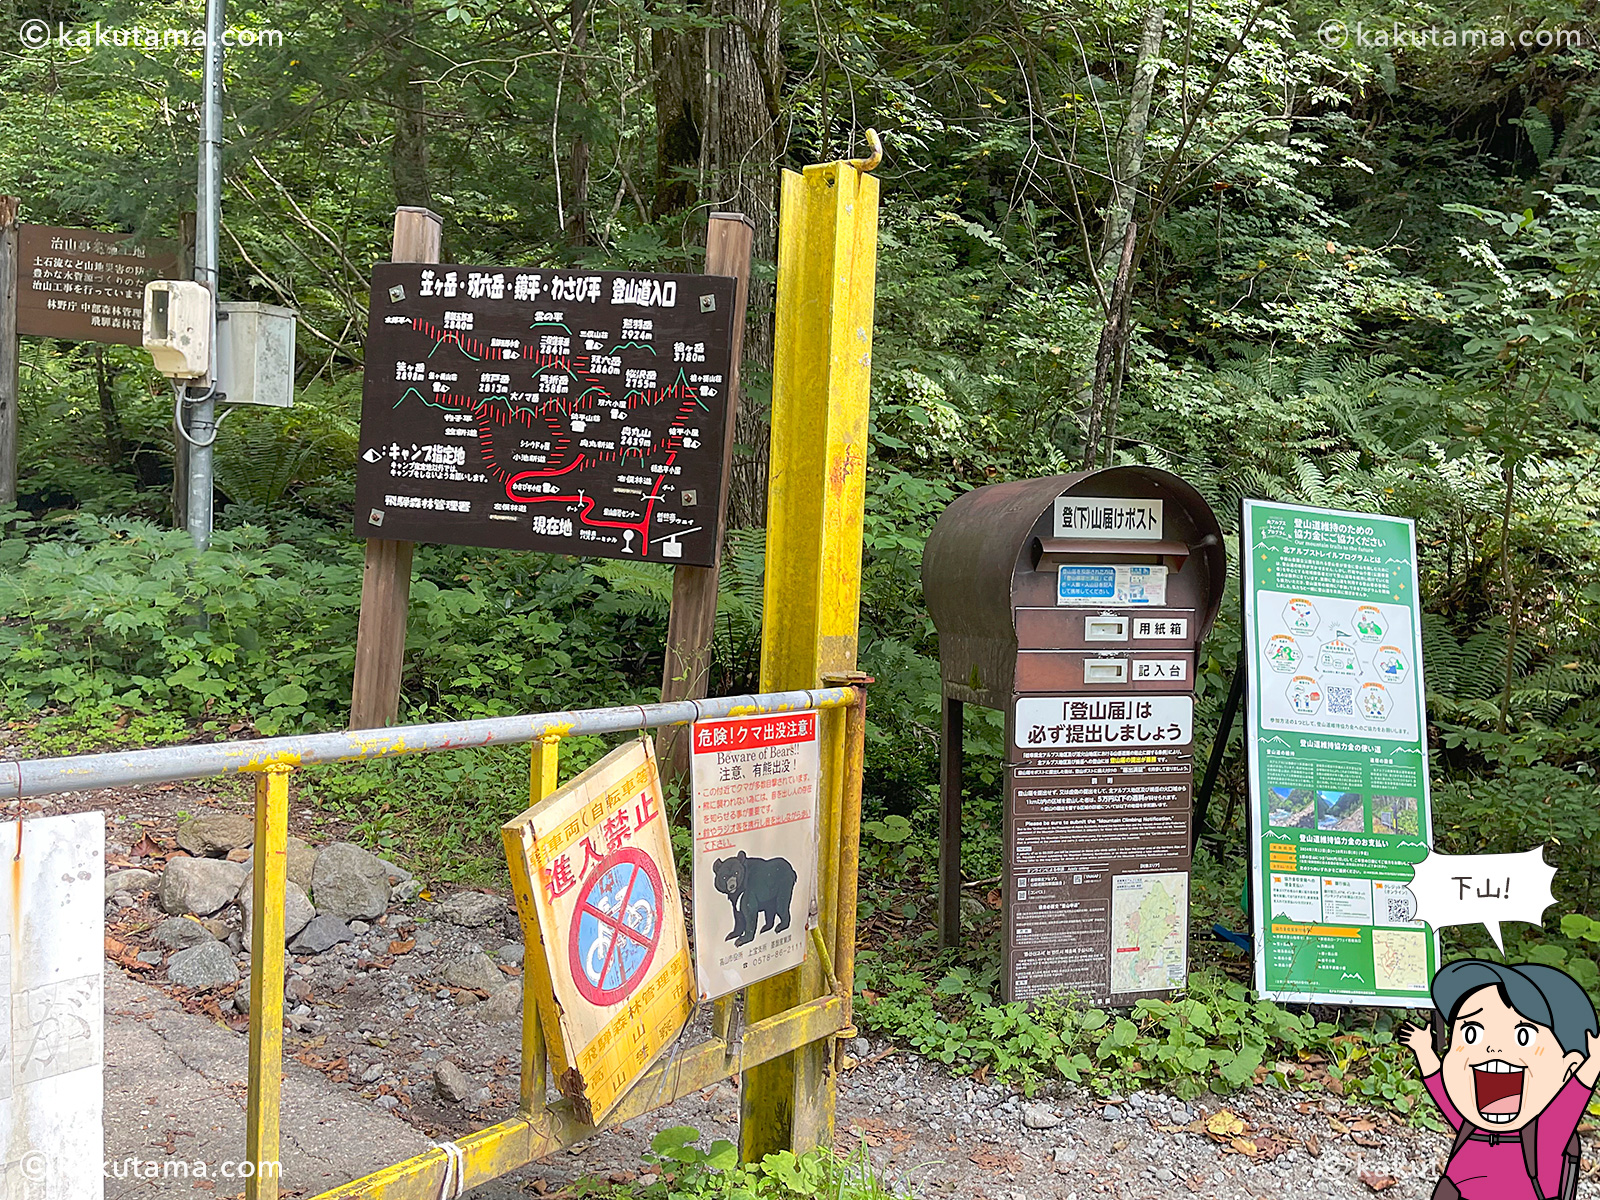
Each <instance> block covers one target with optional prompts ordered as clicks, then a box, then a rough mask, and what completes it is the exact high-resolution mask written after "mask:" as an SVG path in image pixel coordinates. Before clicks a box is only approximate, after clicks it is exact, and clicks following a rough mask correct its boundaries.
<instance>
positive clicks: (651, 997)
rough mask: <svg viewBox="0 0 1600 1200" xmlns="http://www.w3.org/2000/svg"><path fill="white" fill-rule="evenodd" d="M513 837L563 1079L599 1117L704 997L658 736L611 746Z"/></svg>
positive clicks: (526, 817)
mask: <svg viewBox="0 0 1600 1200" xmlns="http://www.w3.org/2000/svg"><path fill="white" fill-rule="evenodd" d="M502 833H503V836H504V838H505V842H506V850H507V854H508V857H509V858H510V860H511V870H512V878H513V881H514V882H515V884H516V891H517V905H518V909H519V912H521V914H522V916H523V928H524V930H530V929H531V931H532V934H530V947H529V949H530V953H529V959H530V969H536V970H538V971H539V972H540V975H539V977H538V979H537V984H538V988H537V990H538V993H539V1007H540V1017H541V1019H542V1021H543V1023H544V1026H545V1029H546V1031H547V1036H548V1037H549V1040H550V1046H551V1055H552V1058H553V1060H554V1064H555V1075H556V1079H557V1082H558V1084H559V1086H560V1087H561V1090H562V1093H563V1094H564V1095H566V1096H568V1097H569V1098H570V1099H571V1100H572V1101H573V1103H574V1106H575V1108H576V1109H577V1111H578V1112H579V1114H580V1116H581V1117H582V1119H583V1120H584V1121H585V1122H586V1123H589V1124H596V1123H598V1122H599V1121H601V1120H603V1119H604V1118H605V1114H606V1113H607V1112H608V1111H609V1110H610V1109H611V1107H612V1106H613V1105H614V1104H615V1103H616V1102H617V1100H618V1099H620V1098H621V1096H622V1095H623V1094H624V1093H625V1092H626V1091H627V1090H628V1088H629V1087H631V1086H632V1085H633V1083H634V1081H635V1080H637V1079H638V1078H639V1076H640V1075H641V1074H643V1073H644V1071H645V1070H646V1069H647V1068H648V1067H649V1065H650V1063H651V1062H652V1061H653V1060H654V1059H655V1057H656V1055H657V1054H659V1053H660V1052H661V1050H662V1049H664V1048H665V1047H666V1046H667V1045H669V1044H670V1043H671V1042H672V1041H673V1039H674V1038H676V1037H677V1036H678V1033H679V1032H680V1031H681V1030H682V1028H683V1025H684V1022H685V1021H687V1019H688V1016H689V1011H690V1009H691V1008H692V1006H693V996H692V993H691V986H692V985H691V981H690V977H689V948H688V938H687V936H686V934H685V931H684V926H683V906H682V902H681V900H680V899H679V894H678V881H677V874H676V872H675V870H674V868H673V863H672V841H671V837H670V835H669V833H668V830H667V823H666V818H665V816H664V815H663V812H662V798H661V777H660V775H659V773H658V772H657V769H656V761H655V751H654V749H653V747H652V745H651V743H650V742H648V741H637V742H631V743H629V744H628V745H626V746H622V747H620V748H618V749H616V750H614V751H612V752H611V753H610V754H608V755H607V756H606V757H605V758H603V759H601V760H600V762H598V763H596V764H595V765H594V766H592V767H590V768H589V769H588V770H587V771H585V772H583V774H581V775H579V776H578V777H577V778H576V779H574V780H573V781H572V782H571V783H569V784H568V785H567V786H565V787H563V788H561V789H560V790H558V791H556V792H553V793H551V794H550V795H549V796H548V797H546V798H545V799H544V800H542V801H540V802H539V803H538V804H535V805H534V806H533V807H532V808H530V809H528V811H527V812H525V813H523V814H522V815H520V816H518V817H517V818H515V819H514V820H512V821H510V822H509V823H507V825H506V826H505V827H504V829H503V831H502ZM530 917H531V918H532V919H531V920H530V919H529V918H530ZM533 935H536V936H537V938H538V940H539V943H540V945H539V949H540V950H542V954H541V955H539V956H537V961H532V960H534V959H535V955H534V954H533V953H532V951H533V949H534V947H533V946H532V945H531V937H532V936H533ZM556 1030H559V1033H560V1036H559V1037H556V1036H553V1034H551V1033H550V1032H549V1031H556Z"/></svg>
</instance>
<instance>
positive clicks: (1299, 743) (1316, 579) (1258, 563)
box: [1240, 500, 1438, 1007]
mask: <svg viewBox="0 0 1600 1200" xmlns="http://www.w3.org/2000/svg"><path fill="white" fill-rule="evenodd" d="M1243 516H1244V520H1243V523H1242V525H1241V530H1242V538H1243V545H1242V546H1241V548H1240V550H1241V561H1242V563H1243V566H1244V571H1243V587H1244V627H1245V646H1246V653H1247V655H1248V657H1247V660H1246V661H1247V662H1248V664H1249V673H1248V680H1249V685H1250V686H1249V699H1248V703H1247V706H1246V709H1245V712H1246V717H1245V734H1246V740H1247V743H1248V746H1249V761H1250V789H1251V796H1250V801H1251V822H1250V827H1251V835H1252V836H1251V861H1250V870H1251V885H1252V887H1253V889H1254V891H1253V896H1254V904H1253V905H1252V908H1253V910H1254V911H1253V916H1252V919H1253V921H1254V923H1255V929H1254V935H1255V971H1256V988H1257V990H1258V991H1260V992H1261V994H1262V995H1264V996H1269V997H1271V998H1272V999H1274V1000H1278V1001H1284V1002H1294V1003H1307V1002H1311V1003H1318V1002H1321V1003H1335V1004H1363V1005H1366V1004H1374V1005H1394V1006H1401V1007H1406V1006H1414V1005H1424V1006H1425V1005H1428V1004H1430V1003H1431V1001H1430V1000H1429V998H1428V985H1429V982H1430V981H1431V980H1432V979H1433V973H1434V971H1435V969H1436V968H1437V967H1438V940H1437V938H1436V937H1434V935H1433V932H1432V930H1431V929H1430V928H1429V927H1428V926H1426V925H1425V924H1423V923H1422V922H1421V921H1418V920H1416V919H1415V913H1416V901H1415V898H1414V897H1413V895H1412V894H1411V891H1410V889H1409V888H1407V887H1406V884H1407V883H1409V882H1410V880H1411V875H1412V867H1413V866H1414V864H1416V863H1417V862H1420V861H1421V860H1422V859H1423V858H1424V857H1425V856H1426V855H1427V853H1428V844H1429V843H1430V842H1431V841H1432V840H1433V839H1432V813H1431V806H1430V803H1429V798H1428V721H1427V707H1426V704H1425V702H1424V697H1425V695H1426V693H1425V692H1424V689H1423V686H1422V622H1421V616H1422V612H1421V597H1420V596H1419V595H1418V594H1417V543H1416V530H1415V527H1414V526H1413V524H1412V522H1411V521H1409V520H1407V519H1404V518H1398V517H1385V516H1381V515H1378V514H1375V513H1352V512H1341V511H1336V510H1332V509H1322V508H1303V507H1300V506H1298V505H1291V504H1275V503H1268V502H1266V501H1261V500H1246V501H1245V502H1244V513H1243Z"/></svg>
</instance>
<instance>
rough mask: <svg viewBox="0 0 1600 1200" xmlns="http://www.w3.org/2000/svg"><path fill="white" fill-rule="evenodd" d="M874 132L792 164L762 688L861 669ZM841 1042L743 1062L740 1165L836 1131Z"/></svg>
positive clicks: (833, 792) (835, 742)
mask: <svg viewBox="0 0 1600 1200" xmlns="http://www.w3.org/2000/svg"><path fill="white" fill-rule="evenodd" d="M869 140H870V141H871V142H872V144H873V150H874V154H873V157H872V158H870V159H865V160H858V161H850V162H834V163H827V164H824V165H821V166H811V167H807V168H806V169H805V172H804V174H796V173H794V172H790V171H786V172H784V175H783V202H782V207H781V212H782V225H781V228H780V231H779V237H778V291H777V338H776V344H777V355H776V362H775V364H774V370H773V381H772V456H771V472H770V477H769V479H770V482H769V488H770V490H769V500H768V505H769V507H768V524H767V559H766V561H767V580H766V600H765V606H764V611H765V614H766V616H765V622H764V626H763V630H762V645H761V687H762V688H763V689H767V688H790V687H816V686H817V685H818V684H820V683H821V682H822V680H823V678H824V677H825V676H830V675H839V674H846V673H849V672H853V671H854V670H855V666H856V644H857V635H858V629H859V620H860V604H861V543H862V524H863V520H864V514H865V503H866V465H867V416H868V410H869V395H868V390H869V383H870V376H871V363H872V305H873V289H874V281H875V272H876V264H877V234H878V181H877V179H876V178H874V177H873V176H872V175H871V174H870V172H871V171H872V169H873V168H875V167H876V166H877V165H878V162H879V160H880V158H881V154H882V151H881V149H880V147H879V144H878V140H877V135H876V134H875V133H873V134H869ZM819 400H820V401H821V403H820V404H819ZM844 724H845V723H844V719H843V716H842V714H839V713H836V712H829V713H827V714H825V716H824V719H823V722H822V776H823V787H822V790H821V795H820V797H819V800H820V804H819V808H818V813H817V828H818V830H819V832H820V836H821V838H822V840H823V844H824V845H830V844H836V842H832V841H830V839H836V838H837V837H838V836H839V833H840V831H841V823H842V819H843V818H842V806H843V804H844V803H845V802H846V800H847V798H846V797H844V796H843V794H842V793H843V786H844V782H845V765H846V763H845V757H846V756H845V749H846V747H845V741H846V737H845V733H846V731H845V728H844ZM830 867H831V869H830ZM843 874H844V872H840V871H839V869H838V863H837V862H836V861H832V860H829V861H828V862H827V864H826V865H825V866H824V869H823V871H822V873H821V877H820V878H819V879H818V880H817V893H818V894H817V904H818V913H819V929H820V932H821V934H822V941H823V943H824V945H825V946H826V948H827V950H828V953H829V955H830V956H831V957H832V959H833V960H834V961H835V962H837V961H840V951H841V947H840V945H839V944H838V942H837V938H838V936H839V934H840V929H841V926H840V922H839V920H838V912H837V908H838V905H839V904H840V903H841V899H842V897H841V887H842V886H843V885H844V884H845V880H844V879H843V878H842V876H843ZM818 957H819V956H817V955H812V956H810V957H809V958H808V959H807V961H806V962H805V964H804V965H803V966H801V967H800V968H798V969H797V970H794V971H790V972H787V973H786V974H784V975H780V976H778V977H777V978H775V979H770V980H767V981H765V982H762V983H760V984H757V985H755V986H753V987H751V988H749V989H748V990H747V991H746V993H745V1019H746V1021H747V1022H748V1023H749V1024H752V1025H754V1024H756V1023H757V1022H760V1021H761V1020H763V1019H764V1018H767V1017H770V1016H773V1015H775V1014H777V1013H780V1012H783V1011H784V1010H786V1009H789V1008H792V1007H794V1006H795V1005H797V1004H800V1003H803V1002H805V1001H807V1000H810V999H812V998H814V997H818V996H822V995H824V994H826V993H827V991H828V990H829V982H828V979H827V975H826V973H825V968H824V966H823V964H822V963H820V962H819V961H818ZM833 1050H834V1041H833V1039H831V1038H830V1039H827V1040H825V1041H818V1042H814V1043H811V1044H809V1045H806V1046H803V1047H801V1048H800V1049H798V1050H796V1051H794V1052H793V1053H790V1054H787V1055H784V1056H782V1057H779V1058H776V1059H773V1060H772V1061H771V1062H768V1063H764V1064H762V1065H761V1066H758V1067H754V1068H752V1069H750V1070H748V1071H746V1072H745V1073H744V1081H743V1087H742V1088H741V1090H740V1119H739V1140H740V1154H741V1157H742V1158H743V1159H744V1160H745V1161H746V1162H753V1161H758V1160H759V1159H761V1158H762V1157H763V1156H764V1155H766V1154H768V1153H771V1152H773V1151H777V1150H781V1149H790V1150H793V1151H794V1152H796V1153H801V1152H803V1151H805V1150H808V1149H810V1148H811V1147H813V1146H817V1145H825V1144H829V1143H830V1142H831V1141H832V1135H833V1118H834V1088H833V1084H834V1079H833V1070H834V1066H833V1064H834V1053H833Z"/></svg>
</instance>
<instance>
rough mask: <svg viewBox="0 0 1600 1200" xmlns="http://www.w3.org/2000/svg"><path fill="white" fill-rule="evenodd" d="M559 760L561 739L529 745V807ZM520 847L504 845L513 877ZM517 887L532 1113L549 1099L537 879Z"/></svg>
mask: <svg viewBox="0 0 1600 1200" xmlns="http://www.w3.org/2000/svg"><path fill="white" fill-rule="evenodd" d="M560 760H561V739H560V738H554V737H547V738H541V739H540V740H539V741H537V742H534V743H532V744H531V745H530V746H529V760H528V768H529V769H528V804H529V806H530V807H531V806H532V805H535V804H537V803H539V801H541V800H543V799H544V798H545V797H546V796H548V795H550V793H551V792H553V791H555V790H556V787H557V786H558V782H559V777H560V765H561V761H560ZM521 849H522V847H521V846H520V845H519V846H518V847H517V850H518V853H517V854H515V855H512V854H511V853H510V851H511V846H510V845H509V844H508V845H507V847H506V851H507V856H508V859H510V860H511V861H513V862H515V863H516V864H517V865H515V866H513V867H512V875H513V878H515V877H517V876H518V875H519V874H521V867H522V865H523V864H524V863H525V862H526V859H525V858H524V857H523V855H522V854H521V853H520V851H521ZM516 886H517V887H518V888H520V889H522V890H521V891H519V892H518V894H517V917H518V919H519V920H520V921H521V922H522V1111H523V1112H525V1113H528V1114H530V1115H533V1114H538V1113H542V1112H543V1111H544V1107H545V1102H546V1100H547V1099H548V1092H547V1090H546V1086H545V1067H546V1061H547V1059H548V1055H547V1054H546V1052H545V1044H544V1026H543V1025H542V1024H540V1021H539V968H538V967H537V966H536V965H535V963H534V962H533V958H534V956H535V955H540V957H541V961H542V957H543V956H542V954H541V950H542V946H541V945H540V938H539V916H538V912H537V911H536V910H535V908H534V904H533V889H534V887H536V886H537V881H536V880H533V879H530V878H528V877H527V876H526V875H525V874H522V878H521V880H520V882H518V883H517V885H516Z"/></svg>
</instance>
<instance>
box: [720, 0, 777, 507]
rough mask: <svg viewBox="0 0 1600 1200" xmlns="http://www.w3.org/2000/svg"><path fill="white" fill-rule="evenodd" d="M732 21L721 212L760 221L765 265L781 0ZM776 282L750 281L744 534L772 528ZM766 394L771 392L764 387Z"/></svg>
mask: <svg viewBox="0 0 1600 1200" xmlns="http://www.w3.org/2000/svg"><path fill="white" fill-rule="evenodd" d="M727 3H728V8H729V12H728V20H727V21H726V22H725V23H724V24H723V26H722V29H721V37H720V38H719V39H718V47H719V49H720V51H721V53H720V66H721V72H720V74H721V79H720V81H719V82H720V88H719V95H718V97H717V106H716V115H717V141H718V147H717V166H718V172H717V189H716V196H715V203H716V207H718V208H720V209H726V210H730V211H733V212H742V213H744V214H745V215H746V216H748V217H749V218H750V219H751V220H752V221H754V222H755V241H754V245H753V248H752V254H753V256H754V258H755V261H757V262H758V263H770V262H773V261H775V260H776V258H777V248H778V205H777V197H778V138H777V134H778V127H779V121H780V119H781V114H780V111H779V103H778V95H779V81H780V80H781V78H782V72H783V61H782V58H781V55H780V53H779V43H778V15H779V5H778V0H727ZM773 299H774V296H773V283H772V280H771V277H770V276H769V275H768V274H767V273H766V272H764V271H760V272H756V273H753V277H752V278H751V280H750V307H749V312H748V316H747V317H746V321H745V337H744V369H743V370H742V371H741V372H740V379H741V381H742V383H741V386H740V392H741V393H742V394H741V395H740V397H739V412H738V416H737V417H736V418H735V420H734V442H735V452H734V458H733V478H732V479H731V480H730V481H729V487H730V488H731V493H730V500H731V517H732V522H733V524H734V525H735V526H736V527H738V528H754V527H756V526H760V525H763V524H765V523H766V515H767V465H768V455H767V449H768V441H769V438H770V431H769V427H768V420H767V418H768V414H767V408H766V406H765V405H764V404H761V403H758V402H757V401H755V400H754V399H753V397H752V395H751V389H750V384H751V383H756V384H758V385H770V382H771V379H772V351H773V326H772V322H773ZM762 390H763V391H768V394H770V391H769V389H768V388H767V387H765V386H763V387H762Z"/></svg>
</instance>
